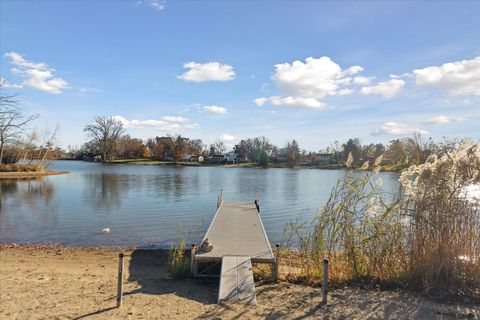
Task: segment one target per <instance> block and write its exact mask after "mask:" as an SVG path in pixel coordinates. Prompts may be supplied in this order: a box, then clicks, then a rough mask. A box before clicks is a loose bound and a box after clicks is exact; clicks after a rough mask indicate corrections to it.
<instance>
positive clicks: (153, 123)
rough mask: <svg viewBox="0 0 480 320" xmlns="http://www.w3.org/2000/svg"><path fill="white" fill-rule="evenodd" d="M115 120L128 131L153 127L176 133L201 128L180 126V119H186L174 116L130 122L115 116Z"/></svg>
mask: <svg viewBox="0 0 480 320" xmlns="http://www.w3.org/2000/svg"><path fill="white" fill-rule="evenodd" d="M113 118H114V119H116V120H118V121H120V122H121V123H122V124H123V126H124V127H125V128H127V129H131V128H145V127H151V128H155V129H158V130H161V131H168V132H176V131H179V130H181V129H197V128H199V127H200V125H199V124H198V123H189V124H180V123H178V118H181V119H182V120H183V119H186V118H182V117H174V116H165V117H162V119H159V120H157V119H147V120H137V119H132V120H129V119H126V118H125V117H123V116H120V115H117V116H113ZM167 119H169V120H167ZM185 121H189V120H188V119H186V120H185ZM180 122H184V121H180Z"/></svg>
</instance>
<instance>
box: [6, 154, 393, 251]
mask: <svg viewBox="0 0 480 320" xmlns="http://www.w3.org/2000/svg"><path fill="white" fill-rule="evenodd" d="M52 169H53V170H64V169H66V170H68V171H70V174H68V175H60V176H49V177H44V178H42V179H39V180H25V181H15V180H3V181H0V187H1V194H0V201H1V202H0V204H1V207H0V241H18V242H26V241H39V242H44V241H56V242H61V243H65V244H82V245H106V246H112V245H125V246H132V245H151V244H155V245H161V246H163V245H165V246H168V245H169V244H170V243H171V242H172V241H175V240H176V239H178V225H179V222H180V221H182V222H183V224H184V225H185V230H186V231H188V230H189V229H191V228H190V227H189V226H193V225H197V224H198V223H199V222H200V221H202V220H204V221H205V223H204V224H203V225H202V227H201V228H199V229H197V228H195V230H193V232H192V241H193V240H195V238H199V239H197V240H200V238H201V237H202V235H203V233H204V232H205V230H206V228H207V227H208V225H209V222H210V219H211V218H212V216H213V214H214V212H215V205H216V200H217V196H218V194H219V190H220V189H223V194H224V197H225V199H235V200H240V201H253V200H254V199H255V193H256V192H258V193H259V195H260V205H261V212H262V218H263V221H264V225H265V229H266V231H267V234H268V236H269V238H270V240H271V241H272V242H274V243H275V242H277V241H280V240H281V238H282V236H283V234H282V233H283V227H284V226H285V224H286V223H287V222H288V221H290V220H292V219H295V218H297V217H300V218H301V219H305V220H309V221H310V220H311V219H313V216H314V215H315V213H316V212H317V210H318V208H320V206H321V205H322V204H323V203H324V202H325V201H326V200H327V199H328V196H329V194H330V191H331V188H332V187H333V186H334V184H335V183H336V181H337V179H338V178H339V177H341V176H342V175H343V173H342V171H339V170H310V169H305V170H304V169H302V170H290V169H266V170H265V169H254V168H221V167H184V168H175V167H164V166H131V165H110V166H109V165H100V164H96V163H85V162H75V161H68V162H62V161H59V162H54V163H53V166H52ZM380 175H381V176H382V178H383V180H384V185H383V187H382V188H383V189H384V190H386V191H392V190H394V189H396V188H397V187H398V182H397V177H398V175H393V174H388V173H381V174H380ZM105 227H108V228H110V230H111V232H110V233H109V234H102V233H101V230H102V228H105ZM197 240H195V241H197Z"/></svg>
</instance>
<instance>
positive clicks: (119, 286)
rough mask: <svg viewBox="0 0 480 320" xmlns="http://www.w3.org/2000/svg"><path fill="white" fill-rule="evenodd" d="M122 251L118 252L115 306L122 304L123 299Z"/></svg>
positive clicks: (118, 306)
mask: <svg viewBox="0 0 480 320" xmlns="http://www.w3.org/2000/svg"><path fill="white" fill-rule="evenodd" d="M124 256H125V254H124V253H123V252H121V253H119V254H118V284H117V308H120V307H121V306H122V299H123V258H124Z"/></svg>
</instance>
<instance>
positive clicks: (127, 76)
mask: <svg viewBox="0 0 480 320" xmlns="http://www.w3.org/2000/svg"><path fill="white" fill-rule="evenodd" d="M0 9H1V12H0V21H1V22H0V27H1V31H0V37H1V38H0V40H1V41H0V55H1V57H0V71H1V77H2V78H3V81H5V83H6V87H7V90H9V91H11V92H18V93H19V94H20V96H19V97H20V99H21V100H22V105H23V107H24V109H25V110H26V111H27V112H30V113H38V114H39V115H40V118H39V119H38V121H37V123H36V125H38V126H43V125H45V124H48V125H50V126H55V125H56V124H59V125H60V143H61V145H62V146H64V147H66V146H67V145H81V144H82V143H83V142H84V141H85V139H86V137H85V135H84V133H83V127H84V126H85V125H86V124H88V123H89V122H90V121H91V120H92V119H93V118H94V117H95V116H97V115H111V116H118V119H119V120H121V121H123V122H124V124H125V126H126V127H127V131H128V132H129V133H130V135H132V136H134V137H140V138H147V137H153V136H157V135H165V134H174V133H180V134H182V135H186V136H189V137H199V138H202V139H203V140H204V142H206V143H211V142H213V141H215V140H217V139H223V140H224V141H225V142H226V143H227V144H228V145H233V144H234V143H235V142H237V141H238V140H239V139H241V138H247V137H254V136H258V135H265V136H267V137H268V138H269V139H270V140H271V141H272V142H273V143H275V144H277V145H280V146H283V145H284V144H285V143H286V141H287V140H289V139H297V140H298V141H299V143H300V145H301V146H302V147H304V148H306V149H309V150H318V149H320V148H324V147H326V146H328V145H329V144H331V143H332V142H333V141H334V140H339V141H340V142H342V141H344V140H346V139H347V138H349V137H359V138H360V139H361V141H362V142H363V143H369V142H388V141H389V140H391V139H395V138H398V137H405V136H410V135H412V134H413V133H414V132H422V133H424V134H425V135H427V136H432V137H433V138H435V139H437V140H439V139H441V138H442V137H444V136H447V137H469V138H473V139H476V140H477V139H480V130H479V127H480V32H479V30H480V19H479V18H478V17H479V16H480V2H475V1H472V2H459V1H455V2H446V1H443V2H432V1H425V2H413V1H404V2H346V1H341V2H320V1H318V2H314V1H311V2H300V1H295V2H293V1H290V2H289V1H281V2H274V1H262V2H260V1H258V2H256V1H236V2H235V1H229V2H227V1H224V2H221V1H210V2H206V1H205V2H203V1H182V2H179V1H160V0H142V1H9V0H6V1H5V0H2V1H1V2H0Z"/></svg>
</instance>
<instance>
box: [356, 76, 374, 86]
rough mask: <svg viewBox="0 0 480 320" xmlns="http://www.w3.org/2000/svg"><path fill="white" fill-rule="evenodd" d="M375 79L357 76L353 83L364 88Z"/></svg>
mask: <svg viewBox="0 0 480 320" xmlns="http://www.w3.org/2000/svg"><path fill="white" fill-rule="evenodd" d="M373 79H375V77H364V76H357V77H354V78H353V83H355V84H358V85H361V86H364V85H367V84H369V83H370V81H371V80H373Z"/></svg>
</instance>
